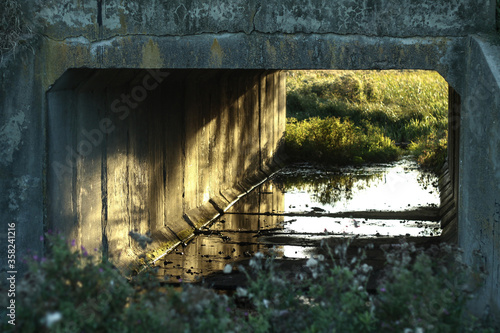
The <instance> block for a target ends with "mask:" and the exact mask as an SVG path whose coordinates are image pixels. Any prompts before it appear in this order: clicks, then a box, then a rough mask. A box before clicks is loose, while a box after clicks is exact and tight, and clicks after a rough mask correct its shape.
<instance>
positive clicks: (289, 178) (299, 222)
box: [156, 160, 440, 283]
mask: <svg viewBox="0 0 500 333" xmlns="http://www.w3.org/2000/svg"><path fill="white" fill-rule="evenodd" d="M438 206H439V193H438V189H437V179H436V178H435V177H433V176H432V175H428V174H423V173H422V172H420V171H419V170H418V168H417V166H416V164H415V163H414V162H411V161H409V160H401V161H398V162H394V163H391V164H378V165H371V166H365V167H362V168H341V169H339V168H336V169H322V168H318V167H315V166H312V165H309V164H299V165H293V166H290V167H287V168H285V169H283V170H281V171H280V172H278V173H277V174H275V175H274V176H273V177H272V178H271V179H270V180H268V181H266V182H265V183H263V184H262V185H261V186H259V187H258V188H256V189H254V190H253V191H252V192H250V193H249V194H248V195H246V196H245V197H243V198H242V199H241V200H240V201H238V202H237V203H236V204H235V205H233V206H232V207H231V208H230V209H229V210H228V211H227V212H226V213H225V214H224V215H223V216H221V217H220V218H219V219H217V220H216V221H215V222H214V223H213V224H212V225H211V226H210V227H209V228H206V229H204V230H202V231H201V232H200V234H199V235H198V236H196V237H195V238H194V239H193V240H192V241H191V242H190V243H189V244H187V246H185V247H179V248H178V249H176V250H175V251H173V252H172V253H170V254H168V255H167V256H165V257H163V258H162V259H161V260H159V261H158V262H157V263H156V265H157V266H158V267H159V268H160V269H159V273H160V275H161V276H163V277H165V278H167V279H168V281H169V282H173V283H176V282H181V281H182V282H194V281H198V280H200V279H201V278H203V277H206V276H209V275H211V274H214V273H217V272H220V271H222V270H223V269H224V267H225V266H226V265H227V264H233V266H235V267H236V266H237V265H238V263H239V262H243V261H245V260H246V259H249V258H250V257H251V256H252V255H253V254H254V253H256V252H259V251H260V252H267V251H268V250H269V249H270V248H273V249H274V251H275V253H277V254H278V257H283V258H306V257H308V256H310V255H311V253H314V252H315V251H316V249H317V247H318V246H319V243H320V242H321V241H322V240H325V239H335V238H340V239H343V238H347V237H357V238H358V239H360V238H368V239H370V238H373V239H377V238H388V237H394V236H406V237H416V236H426V237H431V236H438V235H439V234H440V229H439V221H436V218H435V217H436V216H435V215H436V213H437V207H438ZM429 220H434V221H429Z"/></svg>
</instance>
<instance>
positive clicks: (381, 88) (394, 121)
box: [287, 71, 448, 169]
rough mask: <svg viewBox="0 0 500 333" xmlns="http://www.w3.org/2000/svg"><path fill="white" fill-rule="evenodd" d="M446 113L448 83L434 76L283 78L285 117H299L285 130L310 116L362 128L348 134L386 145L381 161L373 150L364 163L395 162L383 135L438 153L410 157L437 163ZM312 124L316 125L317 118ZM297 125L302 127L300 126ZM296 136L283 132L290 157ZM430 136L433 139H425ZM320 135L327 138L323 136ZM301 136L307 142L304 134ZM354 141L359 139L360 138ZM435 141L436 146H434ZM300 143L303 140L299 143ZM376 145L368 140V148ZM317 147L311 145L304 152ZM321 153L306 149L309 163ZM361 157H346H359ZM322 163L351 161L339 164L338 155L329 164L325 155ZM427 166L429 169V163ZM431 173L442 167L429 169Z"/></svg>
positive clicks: (303, 74)
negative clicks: (287, 143)
mask: <svg viewBox="0 0 500 333" xmlns="http://www.w3.org/2000/svg"><path fill="white" fill-rule="evenodd" d="M447 111H448V109H447V83H446V82H445V81H444V80H443V78H442V77H440V76H439V74H437V73H435V72H428V71H380V72H375V71H328V72H324V71H299V72H293V73H290V74H289V76H288V80H287V113H288V117H289V118H295V119H297V121H296V122H295V123H293V120H291V121H289V124H288V126H287V131H296V130H297V128H296V124H299V123H300V122H301V121H304V120H306V119H309V118H314V117H319V118H321V119H326V118H331V117H335V118H339V119H340V121H341V122H343V123H349V124H352V125H353V126H354V128H359V129H362V130H361V131H355V132H354V133H352V131H351V133H352V134H355V135H373V136H374V140H376V141H378V142H381V145H382V146H383V147H384V148H383V149H379V150H378V151H379V152H380V153H381V155H380V157H379V158H377V157H375V153H374V152H375V151H377V150H371V151H370V152H369V153H367V155H369V156H370V157H368V156H366V154H365V153H363V155H364V157H363V158H362V160H363V161H370V160H378V161H390V160H392V159H394V156H395V155H394V153H393V152H392V151H391V150H390V149H386V148H385V144H384V143H383V142H384V139H383V138H384V137H386V138H388V139H389V140H392V141H394V142H402V143H405V145H406V144H407V143H411V142H413V143H414V145H416V146H421V147H424V146H425V147H427V150H429V149H438V151H435V152H430V153H427V155H433V156H434V155H435V156H439V158H437V157H436V158H434V157H428V156H427V155H426V154H425V153H424V150H423V149H414V150H413V152H414V153H419V154H422V155H424V156H422V155H417V159H418V160H419V161H427V160H430V159H431V160H433V162H432V163H433V164H437V163H438V162H439V161H440V160H441V157H442V156H443V154H442V153H441V148H444V150H446V135H445V131H446V129H447V126H448V114H447ZM311 122H312V123H315V124H317V120H311ZM291 124H295V125H291ZM368 124H369V125H368ZM300 126H305V125H304V124H303V123H300ZM344 127H345V126H344ZM312 129H313V128H311V130H312ZM432 133H434V134H432ZM296 135H297V133H294V134H291V135H289V136H288V134H287V137H288V139H290V140H288V142H289V147H290V149H291V151H289V155H293V154H295V153H297V150H296V148H297V147H298V146H300V144H299V143H292V140H293V139H292V138H293V137H295V136H296ZM430 135H434V137H429V136H430ZM436 135H437V137H436ZM311 136H312V135H310V137H311ZM322 136H323V137H325V136H324V135H323V134H322ZM301 138H302V139H303V140H305V137H304V135H302V136H301ZM353 140H355V141H363V140H364V138H362V139H359V140H358V139H353ZM316 141H317V140H316ZM433 142H438V143H439V144H432V143H433ZM304 143H305V141H303V142H302V144H304ZM374 143H375V142H374V141H373V140H372V141H371V144H372V145H373V144H374ZM442 144H444V146H443V147H442ZM320 146H321V145H311V146H308V147H307V149H315V147H316V148H320ZM337 150H338V149H337ZM324 153H325V151H324V150H318V151H309V153H308V155H309V157H311V156H316V158H314V159H313V160H315V161H317V160H318V158H317V157H318V156H319V155H321V156H324ZM299 154H300V153H299ZM359 154H360V153H359V152H358V153H347V155H354V156H356V155H358V157H361V156H359ZM343 155H346V154H343ZM396 155H397V154H396ZM365 157H366V158H365ZM300 158H302V159H303V158H305V156H300ZM320 159H323V161H322V162H324V163H336V161H340V163H341V164H342V163H344V164H345V163H351V162H352V160H353V159H352V158H347V161H343V159H342V158H340V159H339V158H338V157H337V156H336V157H335V158H331V159H329V160H325V159H324V158H323V157H322V158H320ZM356 159H357V158H356ZM356 159H354V160H356ZM425 163H426V166H428V164H429V163H427V162H425ZM433 169H440V167H434V166H433Z"/></svg>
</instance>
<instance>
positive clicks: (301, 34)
mask: <svg viewBox="0 0 500 333" xmlns="http://www.w3.org/2000/svg"><path fill="white" fill-rule="evenodd" d="M238 34H244V35H250V34H252V35H253V34H260V35H263V36H266V35H276V36H280V35H281V36H297V37H306V36H311V37H312V36H326V35H331V36H336V37H348V38H352V37H363V38H368V39H375V40H376V39H381V40H387V39H400V40H411V39H415V40H418V39H420V40H437V39H441V40H443V39H447V40H450V41H455V40H458V39H461V38H465V37H468V35H464V36H386V35H383V36H378V35H363V34H339V33H333V32H324V33H323V32H314V33H309V32H297V33H293V34H289V33H284V32H262V31H257V30H252V31H251V32H250V33H247V32H245V31H234V32H230V31H228V30H221V31H215V32H201V33H196V34H189V35H180V34H163V35H158V34H125V35H124V34H116V35H112V36H109V37H106V38H102V39H93V40H91V39H89V38H88V37H87V36H83V35H79V36H67V37H65V38H63V39H58V38H54V37H52V36H49V35H45V34H40V35H41V36H43V37H45V38H47V39H50V40H52V41H55V42H68V41H69V42H74V41H77V39H85V40H86V41H87V43H88V44H97V43H101V42H111V41H113V40H115V39H119V38H127V37H146V38H147V37H156V38H170V37H195V36H210V35H217V36H221V35H238Z"/></svg>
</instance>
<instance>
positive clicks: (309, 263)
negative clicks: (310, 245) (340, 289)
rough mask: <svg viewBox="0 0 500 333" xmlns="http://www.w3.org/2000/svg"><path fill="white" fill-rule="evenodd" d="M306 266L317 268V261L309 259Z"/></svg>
mask: <svg viewBox="0 0 500 333" xmlns="http://www.w3.org/2000/svg"><path fill="white" fill-rule="evenodd" d="M306 266H307V267H309V268H313V267H316V266H318V261H317V260H316V259H314V258H309V260H307V262H306Z"/></svg>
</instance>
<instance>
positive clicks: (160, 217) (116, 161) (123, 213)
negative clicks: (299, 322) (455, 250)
mask: <svg viewBox="0 0 500 333" xmlns="http://www.w3.org/2000/svg"><path fill="white" fill-rule="evenodd" d="M286 75H287V73H286V72H285V71H278V70H270V71H264V70H194V69H191V70H187V69H186V70H179V69H177V70H165V69H162V70H158V69H70V70H68V71H67V72H66V73H65V74H64V75H63V76H62V77H61V78H59V80H57V81H56V82H55V84H54V85H53V86H52V87H51V88H50V90H49V91H48V93H47V101H48V119H47V124H48V129H47V152H48V156H47V165H48V167H47V171H48V174H47V197H48V200H47V202H48V205H47V214H46V215H47V222H46V225H45V228H46V230H49V229H51V230H59V231H61V232H62V233H64V234H65V235H67V236H68V238H71V239H75V240H76V242H77V244H78V246H83V247H85V248H89V249H102V250H100V252H99V253H100V255H102V256H103V257H105V258H107V259H109V260H111V261H113V262H115V263H117V264H118V265H119V266H121V267H126V266H127V265H129V264H130V262H133V261H134V260H135V258H137V255H138V254H139V253H142V252H143V249H142V248H141V247H140V245H139V244H137V243H136V242H135V241H134V240H133V239H132V238H131V237H130V236H129V233H130V232H131V231H132V232H136V233H137V234H147V235H149V236H150V237H151V240H152V241H153V243H154V244H159V245H156V247H154V246H150V248H149V249H148V251H149V252H148V253H149V254H150V256H151V257H150V258H151V259H158V258H159V257H161V256H162V255H163V254H164V253H166V252H169V251H170V250H172V249H174V248H175V247H176V246H177V245H179V244H185V242H186V241H188V240H190V239H191V238H192V236H193V235H194V234H195V233H199V232H200V230H201V229H202V227H204V226H206V225H207V224H208V223H212V222H213V221H217V222H216V223H215V224H213V225H212V229H213V230H214V231H215V232H216V233H220V232H221V231H222V230H224V231H227V230H233V231H241V230H247V231H248V235H249V237H251V236H250V232H251V231H255V230H254V229H256V228H257V229H259V230H266V229H273V228H276V227H279V226H282V225H283V223H285V222H286V219H285V218H284V216H283V215H281V216H280V215H279V214H275V213H278V212H284V211H285V210H284V209H283V207H284V205H285V199H284V197H282V196H279V195H277V191H275V189H273V184H264V185H262V186H261V187H260V188H259V189H258V190H256V191H258V192H259V193H260V195H259V196H258V197H257V198H256V199H249V200H250V201H249V202H242V203H241V204H239V205H236V206H234V207H233V208H231V210H229V211H228V209H229V207H231V206H232V205H233V204H234V203H235V202H236V201H237V200H238V199H239V198H241V197H242V196H243V195H245V194H248V193H250V192H251V191H252V189H254V188H255V187H256V186H257V185H259V184H261V182H262V181H263V180H265V179H266V178H268V177H269V176H271V175H272V174H273V172H275V171H276V170H278V169H279V168H281V167H283V166H284V165H285V164H286V159H287V158H288V157H289V156H288V157H287V156H286V155H285V151H284V139H285V124H286V110H287V108H286V103H287V99H286V96H285V93H286ZM448 119H449V121H448V142H449V144H448V155H447V162H446V163H445V166H444V167H443V169H442V173H441V177H440V179H439V184H440V190H441V194H440V195H441V197H440V206H439V217H440V219H441V226H442V228H443V231H442V236H441V237H442V239H443V240H446V241H456V239H457V225H458V223H457V213H456V208H457V197H458V153H459V150H458V148H459V147H458V140H459V121H460V96H459V95H458V93H457V92H456V91H455V90H454V89H453V88H452V87H451V86H449V94H448ZM240 209H242V211H243V210H244V211H246V212H250V215H252V214H254V215H253V217H249V218H247V219H246V220H245V219H244V220H239V221H236V220H235V221H233V220H231V219H230V218H228V216H231V214H233V215H237V214H235V213H237V212H238V211H239V210H240ZM224 213H226V215H225V216H226V218H224V217H223V218H219V220H215V218H216V217H218V216H220V215H221V214H224ZM262 214H267V215H268V218H262V216H260V215H262ZM273 215H274V216H273ZM220 221H225V222H224V223H220ZM231 221H233V222H231ZM201 232H206V230H205V231H203V230H202V231H201ZM221 237H222V236H221ZM227 237H229V236H227ZM221 239H222V240H223V239H224V237H222V238H221ZM243 243H245V241H243ZM246 243H248V244H251V243H252V242H251V238H249V239H248V241H247V242H246ZM198 245H199V246H197V247H198V248H201V247H202V246H203V245H202V244H198ZM212 245H213V244H212ZM212 245H210V246H212ZM205 246H206V244H205ZM223 246H224V248H225V247H230V249H229V248H228V249H225V250H220V251H216V252H221V253H231V257H238V256H245V254H247V253H255V252H256V251H258V248H260V247H259V246H258V247H257V248H255V247H252V246H251V247H249V248H245V247H243V248H241V249H238V250H234V248H233V247H231V245H230V244H229V245H227V244H226V245H223ZM214 251H215V250H214ZM235 252H236V253H235ZM226 257H227V255H226ZM221 265H222V264H221ZM219 266H220V265H219ZM219 269H222V268H221V267H219Z"/></svg>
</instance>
